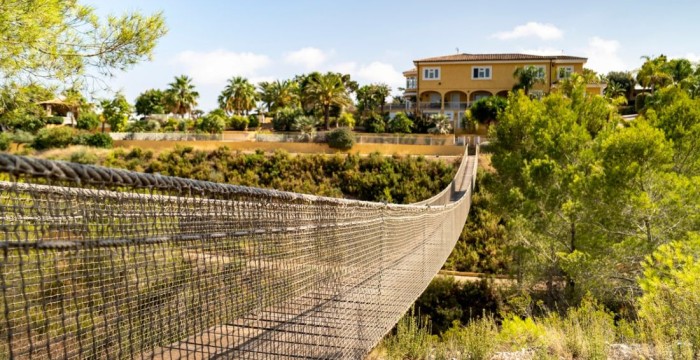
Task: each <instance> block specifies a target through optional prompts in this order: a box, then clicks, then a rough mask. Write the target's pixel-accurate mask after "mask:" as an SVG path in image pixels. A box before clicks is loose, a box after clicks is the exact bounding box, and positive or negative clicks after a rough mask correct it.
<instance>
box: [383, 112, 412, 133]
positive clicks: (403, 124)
mask: <svg viewBox="0 0 700 360" xmlns="http://www.w3.org/2000/svg"><path fill="white" fill-rule="evenodd" d="M411 128H413V121H411V119H410V118H409V117H408V116H407V115H406V114H405V113H403V112H399V113H397V114H396V116H394V118H393V119H391V120H389V123H388V124H387V130H388V131H389V132H391V133H401V134H410V133H411Z"/></svg>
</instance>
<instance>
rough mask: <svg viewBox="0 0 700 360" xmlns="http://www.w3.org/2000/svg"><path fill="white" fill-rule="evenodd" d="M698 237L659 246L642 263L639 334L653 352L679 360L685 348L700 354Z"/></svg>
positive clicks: (694, 236)
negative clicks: (640, 332) (654, 350)
mask: <svg viewBox="0 0 700 360" xmlns="http://www.w3.org/2000/svg"><path fill="white" fill-rule="evenodd" d="M698 259H700V236H699V235H691V236H690V239H689V240H687V241H682V242H681V241H678V242H672V243H670V244H666V245H662V246H660V247H659V248H658V249H656V251H654V253H653V254H652V255H651V256H648V257H647V258H646V260H645V261H644V262H643V264H642V266H643V269H644V276H643V277H642V278H641V279H640V280H639V285H640V286H641V288H642V291H643V295H642V296H641V297H640V298H639V299H638V303H639V317H640V324H641V327H642V332H643V335H644V337H645V338H646V340H647V341H650V342H652V343H653V344H654V346H655V347H657V348H658V350H662V351H657V352H663V351H665V352H667V353H669V354H673V355H675V356H673V358H681V357H682V356H684V353H685V352H688V351H689V350H688V349H682V348H681V347H680V346H678V348H676V346H673V345H674V344H685V345H686V346H689V347H691V348H692V349H694V351H695V354H694V355H695V356H697V355H700V332H699V331H698V324H700V309H699V308H698V304H700V261H699V260H698Z"/></svg>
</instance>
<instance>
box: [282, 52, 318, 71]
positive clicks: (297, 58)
mask: <svg viewBox="0 0 700 360" xmlns="http://www.w3.org/2000/svg"><path fill="white" fill-rule="evenodd" d="M327 59H328V54H326V53H325V52H324V51H323V50H321V49H317V48H314V47H305V48H302V49H299V50H297V51H292V52H290V53H287V54H286V55H285V56H284V61H285V62H287V63H289V64H293V65H302V66H304V67H305V68H307V69H316V68H318V66H319V65H321V64H323V63H324V62H326V60H327Z"/></svg>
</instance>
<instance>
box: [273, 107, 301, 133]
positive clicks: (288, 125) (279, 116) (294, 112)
mask: <svg viewBox="0 0 700 360" xmlns="http://www.w3.org/2000/svg"><path fill="white" fill-rule="evenodd" d="M303 115H304V112H303V111H302V110H301V109H299V108H297V107H284V108H281V109H279V110H277V111H276V112H275V116H274V117H273V118H272V128H273V129H275V131H292V130H293V129H294V121H296V118H297V117H299V116H303Z"/></svg>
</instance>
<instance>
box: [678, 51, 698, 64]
mask: <svg viewBox="0 0 700 360" xmlns="http://www.w3.org/2000/svg"><path fill="white" fill-rule="evenodd" d="M682 58H685V59H688V60H690V62H693V63H697V62H700V54H696V53H687V54H685V56H682Z"/></svg>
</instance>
